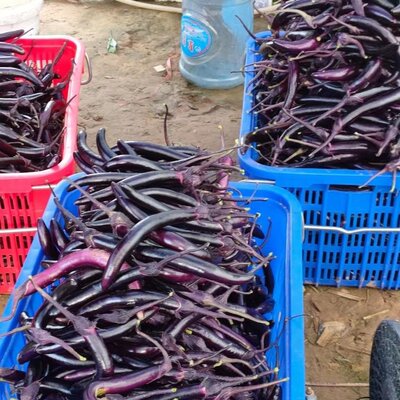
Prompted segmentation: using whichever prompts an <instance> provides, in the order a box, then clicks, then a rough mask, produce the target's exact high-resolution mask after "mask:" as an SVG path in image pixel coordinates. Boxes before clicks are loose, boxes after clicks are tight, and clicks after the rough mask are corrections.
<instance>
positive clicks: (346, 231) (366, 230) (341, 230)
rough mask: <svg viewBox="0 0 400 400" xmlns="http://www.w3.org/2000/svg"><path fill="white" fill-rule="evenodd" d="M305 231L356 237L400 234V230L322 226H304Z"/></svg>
mask: <svg viewBox="0 0 400 400" xmlns="http://www.w3.org/2000/svg"><path fill="white" fill-rule="evenodd" d="M304 229H308V230H310V231H331V232H338V233H343V234H345V235H355V234H359V233H400V228H358V229H353V230H350V229H345V228H341V227H339V226H320V225H304Z"/></svg>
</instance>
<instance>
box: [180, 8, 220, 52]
mask: <svg viewBox="0 0 400 400" xmlns="http://www.w3.org/2000/svg"><path fill="white" fill-rule="evenodd" d="M211 42H212V35H211V32H210V30H209V29H208V28H207V26H206V25H204V24H203V23H202V22H200V21H198V20H197V19H194V18H192V17H189V16H187V15H184V16H183V17H182V27H181V48H182V52H183V54H185V56H187V57H199V56H202V55H203V54H205V53H207V51H208V50H209V49H210V47H211Z"/></svg>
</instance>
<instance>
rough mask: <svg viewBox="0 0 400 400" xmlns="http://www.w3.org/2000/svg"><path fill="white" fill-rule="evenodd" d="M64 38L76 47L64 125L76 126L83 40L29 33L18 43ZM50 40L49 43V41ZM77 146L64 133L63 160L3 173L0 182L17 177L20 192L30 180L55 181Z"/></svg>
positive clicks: (69, 136)
mask: <svg viewBox="0 0 400 400" xmlns="http://www.w3.org/2000/svg"><path fill="white" fill-rule="evenodd" d="M60 40H65V41H67V42H70V43H73V44H74V45H75V48H76V51H75V56H74V70H73V73H72V76H71V78H70V82H69V87H68V96H67V97H68V98H69V99H72V101H71V102H70V103H69V105H68V108H67V110H66V113H65V121H64V126H70V127H74V129H77V121H78V116H77V112H78V108H79V97H80V86H81V79H82V74H83V71H82V67H83V65H84V58H85V47H84V44H83V42H82V41H81V40H79V39H77V38H75V37H72V36H69V35H35V36H29V37H21V38H20V39H18V41H17V43H18V42H19V43H20V42H21V41H22V42H23V43H29V42H34V43H37V44H38V45H40V44H41V43H42V44H45V43H43V42H49V41H60ZM47 44H48V43H47ZM74 148H75V141H74V140H73V138H72V137H71V135H65V136H64V138H63V150H62V154H61V156H62V157H61V160H60V162H59V163H58V164H57V165H55V166H54V167H52V168H48V169H46V170H43V171H37V172H24V173H9V174H1V175H0V183H1V182H10V181H15V182H16V186H15V187H14V189H15V192H14V191H13V193H20V192H21V191H22V192H23V191H26V189H27V187H29V186H32V185H31V183H32V182H34V184H33V186H36V185H37V184H40V183H41V184H43V183H54V181H55V179H54V177H53V176H57V179H56V180H60V178H63V177H64V175H62V176H61V177H60V174H63V173H64V170H65V169H66V168H68V166H69V165H71V162H72V161H73V150H74ZM25 182H26V185H24V186H23V187H21V188H20V187H19V185H20V184H23V183H25ZM8 192H9V190H8V189H7V190H5V189H2V188H1V186H0V194H1V193H8Z"/></svg>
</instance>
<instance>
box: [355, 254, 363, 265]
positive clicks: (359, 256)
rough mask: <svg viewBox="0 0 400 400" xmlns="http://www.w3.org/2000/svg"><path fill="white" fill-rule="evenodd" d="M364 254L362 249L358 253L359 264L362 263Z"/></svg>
mask: <svg viewBox="0 0 400 400" xmlns="http://www.w3.org/2000/svg"><path fill="white" fill-rule="evenodd" d="M363 257H364V254H363V253H362V252H361V251H360V252H358V253H357V264H361V263H362V260H363Z"/></svg>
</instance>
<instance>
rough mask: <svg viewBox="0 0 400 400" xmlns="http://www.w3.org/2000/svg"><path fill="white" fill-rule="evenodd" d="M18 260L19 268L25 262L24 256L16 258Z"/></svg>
mask: <svg viewBox="0 0 400 400" xmlns="http://www.w3.org/2000/svg"><path fill="white" fill-rule="evenodd" d="M18 260H19V265H20V266H22V265H24V261H25V257H24V256H21V255H19V256H18Z"/></svg>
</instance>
